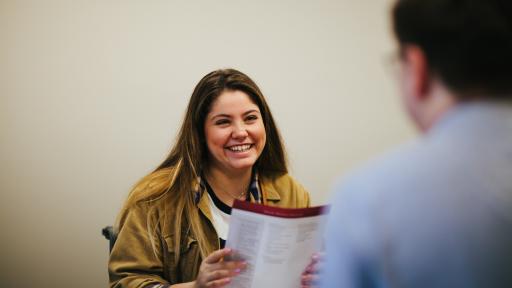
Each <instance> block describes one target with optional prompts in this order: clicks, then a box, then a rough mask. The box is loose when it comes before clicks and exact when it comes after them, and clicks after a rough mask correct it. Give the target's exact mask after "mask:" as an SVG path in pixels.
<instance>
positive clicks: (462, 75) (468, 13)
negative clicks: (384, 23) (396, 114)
mask: <svg viewBox="0 0 512 288" xmlns="http://www.w3.org/2000/svg"><path fill="white" fill-rule="evenodd" d="M511 2H512V1H510V0H399V1H398V2H397V3H396V4H395V6H394V8H393V13H392V17H393V27H394V32H395V35H396V37H397V40H398V44H399V52H400V53H399V55H400V57H399V58H400V59H399V62H400V67H401V69H400V77H399V79H400V85H401V88H402V92H403V93H402V94H403V102H404V106H405V108H406V110H407V112H408V113H409V114H410V116H411V118H412V120H413V121H414V123H415V124H417V126H418V127H419V129H420V130H421V131H422V134H423V135H422V137H421V138H420V139H418V140H417V141H415V142H414V143H411V144H410V145H407V146H405V147H401V148H400V149H398V150H397V151H395V152H393V153H391V154H390V155H387V156H385V157H383V158H381V159H379V160H377V161H375V162H374V163H371V164H370V165H368V166H366V167H364V168H363V169H360V170H359V171H356V172H354V173H353V174H352V175H350V176H349V177H348V178H347V179H345V181H342V182H341V184H340V185H339V186H338V188H337V191H336V194H335V196H334V202H333V205H332V210H331V212H330V218H329V223H328V225H327V249H326V252H327V253H326V255H327V256H326V257H327V261H326V267H325V272H324V274H323V283H322V284H323V287H337V288H338V287H340V288H350V287H414V288H422V287H425V288H427V287H428V288H435V287H446V288H448V287H449V288H456V287H463V288H471V287H486V288H489V287H512V5H511Z"/></svg>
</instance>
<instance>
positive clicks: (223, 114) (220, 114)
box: [210, 109, 261, 120]
mask: <svg viewBox="0 0 512 288" xmlns="http://www.w3.org/2000/svg"><path fill="white" fill-rule="evenodd" d="M251 113H258V114H261V113H260V111H259V110H258V109H251V110H249V111H246V112H244V114H242V115H243V116H245V115H248V114H251ZM219 117H223V118H224V117H225V118H231V115H229V114H225V113H219V114H216V115H213V116H212V117H211V118H210V119H212V120H213V119H215V118H219Z"/></svg>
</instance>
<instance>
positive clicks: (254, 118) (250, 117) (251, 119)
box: [245, 115, 258, 121]
mask: <svg viewBox="0 0 512 288" xmlns="http://www.w3.org/2000/svg"><path fill="white" fill-rule="evenodd" d="M256 119H258V116H256V115H249V116H247V118H245V121H254V120H256Z"/></svg>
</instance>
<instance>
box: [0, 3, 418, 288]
mask: <svg viewBox="0 0 512 288" xmlns="http://www.w3.org/2000/svg"><path fill="white" fill-rule="evenodd" d="M388 3H389V1H388V0H359V1H354V0H350V1H348V0H347V1H342V0H339V1H327V0H321V1H293V0H289V1H270V0H269V1H234V0H232V1H229V0H222V1H206V0H205V1H170V0H169V1H156V0H154V1H142V0H140V1H135V0H126V1H109V0H106V1H100V0H98V1H93V0H90V1H87V0H75V1H72V0H69V1H55V0H51V1H37V0H34V1H9V0H7V1H6V0H0V97H1V98H0V145H1V146H0V148H1V150H0V161H1V164H2V165H1V166H0V169H1V170H0V189H1V190H0V192H1V193H0V215H1V218H0V219H1V225H2V230H1V231H2V232H1V236H0V241H1V243H0V255H1V258H0V263H1V267H0V287H76V288H80V287H104V286H106V282H107V272H106V261H107V254H108V252H107V243H106V241H105V240H104V239H102V236H101V235H100V229H101V228H102V227H103V226H104V225H107V224H111V223H112V222H113V221H114V218H115V214H116V212H117V211H118V209H119V207H120V205H121V202H122V200H123V199H124V197H125V196H126V194H127V193H128V190H129V189H130V187H131V185H132V184H133V183H134V182H135V181H136V180H137V179H138V178H139V177H141V176H143V175H144V174H145V173H147V172H148V171H150V170H151V169H152V168H154V167H155V165H157V164H158V163H159V161H161V160H162V159H163V157H164V156H165V155H166V152H167V151H168V149H169V146H170V145H171V142H172V139H173V137H174V135H175V133H176V130H177V128H178V126H179V124H180V119H181V117H182V116H183V111H184V109H185V105H186V103H187V100H188V98H189V96H190V93H191V91H192V89H193V87H194V85H195V84H196V83H197V81H198V80H199V79H200V78H201V77H202V76H203V75H204V74H206V73H207V72H209V71H211V70H213V69H216V68H221V67H234V68H238V69H240V70H242V71H244V72H246V73H247V74H249V75H250V76H252V77H253V78H254V79H255V81H256V82H257V83H258V84H259V85H260V87H261V88H262V90H263V92H264V93H265V95H266V96H267V98H268V101H269V103H270V105H271V108H272V110H273V113H274V115H275V116H276V118H277V122H278V124H279V126H280V128H281V131H282V134H283V136H284V138H285V141H286V144H287V147H288V151H289V155H290V160H291V168H292V174H293V175H294V176H295V177H296V178H297V179H298V180H299V181H301V182H302V183H303V184H304V185H305V186H306V187H307V188H308V189H309V190H310V191H311V195H312V197H313V200H314V202H315V203H317V204H320V203H326V202H327V201H328V195H329V189H330V187H331V185H332V183H333V181H334V179H335V178H336V176H337V175H342V174H344V173H345V172H347V171H348V170H349V169H350V168H352V167H354V166H355V165H357V164H360V163H362V162H363V161H365V160H367V159H368V158H370V157H372V156H374V155H376V154H379V153H381V152H383V151H385V150H388V149H389V148H390V147H392V146H394V145H396V144H398V143H401V142H403V141H404V140H406V139H407V138H410V137H411V136H412V135H413V134H414V133H413V132H412V129H411V127H410V126H409V124H408V122H407V121H406V117H405V116H404V115H403V113H402V111H401V108H400V103H399V100H398V98H397V97H396V89H395V85H394V78H393V76H392V75H390V73H389V70H387V69H386V59H387V58H386V57H387V55H389V53H391V52H392V51H393V42H392V41H391V39H392V38H391V37H390V33H389V29H388V21H387V11H388Z"/></svg>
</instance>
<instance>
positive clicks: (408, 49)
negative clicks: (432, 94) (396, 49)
mask: <svg viewBox="0 0 512 288" xmlns="http://www.w3.org/2000/svg"><path fill="white" fill-rule="evenodd" d="M402 49H403V50H402V53H403V59H404V62H405V65H406V66H407V73H409V75H408V78H409V79H410V81H411V83H410V85H411V86H410V88H411V89H412V91H411V92H413V93H414V95H415V97H416V98H417V99H418V100H420V101H421V100H425V98H426V97H427V95H428V92H429V90H430V80H431V79H430V75H429V71H428V63H427V57H426V55H425V53H424V52H423V50H422V49H421V48H420V47H419V46H416V45H405V46H404V47H403V48H402Z"/></svg>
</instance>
